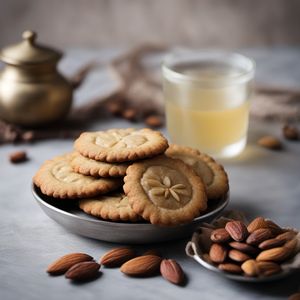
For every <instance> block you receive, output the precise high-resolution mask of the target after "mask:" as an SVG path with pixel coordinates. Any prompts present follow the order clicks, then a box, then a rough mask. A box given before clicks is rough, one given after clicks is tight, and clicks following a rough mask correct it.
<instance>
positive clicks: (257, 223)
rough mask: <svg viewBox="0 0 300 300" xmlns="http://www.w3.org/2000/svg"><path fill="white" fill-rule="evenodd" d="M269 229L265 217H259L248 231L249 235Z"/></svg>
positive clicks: (249, 226) (250, 225) (248, 227)
mask: <svg viewBox="0 0 300 300" xmlns="http://www.w3.org/2000/svg"><path fill="white" fill-rule="evenodd" d="M267 227H268V225H267V222H266V221H265V219H264V218H263V217H257V218H255V219H254V220H253V221H252V222H251V223H250V224H249V225H248V226H247V229H248V231H249V233H252V232H253V231H255V230H257V229H261V228H267Z"/></svg>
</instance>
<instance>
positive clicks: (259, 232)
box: [246, 228, 273, 245]
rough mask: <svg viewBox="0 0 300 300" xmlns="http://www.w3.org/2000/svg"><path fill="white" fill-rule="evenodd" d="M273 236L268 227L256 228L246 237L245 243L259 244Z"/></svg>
mask: <svg viewBox="0 0 300 300" xmlns="http://www.w3.org/2000/svg"><path fill="white" fill-rule="evenodd" d="M272 237H273V233H272V231H271V230H270V229H268V228H261V229H256V230H255V231H253V232H252V233H251V234H250V235H249V236H248V238H247V240H246V243H247V244H249V245H259V244H260V243H262V242H263V241H265V240H268V239H270V238H272Z"/></svg>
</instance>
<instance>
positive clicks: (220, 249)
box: [209, 243, 227, 264]
mask: <svg viewBox="0 0 300 300" xmlns="http://www.w3.org/2000/svg"><path fill="white" fill-rule="evenodd" d="M226 257H227V249H226V247H225V246H223V245H221V244H216V243H214V244H212V245H211V247H210V250H209V258H210V259H211V260H212V261H213V262H214V263H218V264H219V263H222V262H224V261H225V259H226Z"/></svg>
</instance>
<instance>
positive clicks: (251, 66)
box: [162, 49, 256, 86]
mask: <svg viewBox="0 0 300 300" xmlns="http://www.w3.org/2000/svg"><path fill="white" fill-rule="evenodd" d="M183 55H186V56H187V57H188V56H189V55H190V56H191V55H193V56H194V57H195V58H194V59H193V60H192V59H185V60H186V61H187V62H190V61H195V62H197V61H201V60H202V61H205V60H208V59H211V60H215V61H217V58H219V59H220V58H224V60H225V59H227V61H231V64H232V66H233V61H235V62H238V63H239V64H240V66H241V65H244V67H243V69H244V70H243V71H242V72H240V73H239V74H236V75H232V76H230V83H229V82H228V81H225V82H222V81H219V82H218V84H222V83H223V84H224V85H227V86H228V85H234V84H238V83H243V82H248V81H250V80H251V79H253V77H254V73H255V68H256V64H255V61H254V60H253V59H251V58H249V57H247V56H245V55H243V54H240V53H237V52H230V51H222V50H213V51H204V50H199V51H197V50H189V49H180V50H179V51H178V50H177V51H176V50H175V51H173V52H171V53H169V54H167V55H166V56H165V57H164V59H163V62H162V73H163V76H164V77H165V78H167V79H170V80H172V81H175V82H191V83H198V84H208V85H209V84H214V85H215V83H216V82H215V80H214V79H204V78H201V77H195V76H192V75H187V74H183V73H181V72H178V71H176V70H174V68H173V67H174V65H176V62H175V63H174V62H173V63H172V62H171V61H172V60H175V59H177V63H180V62H182V61H184V58H180V56H183ZM245 65H246V66H247V67H245Z"/></svg>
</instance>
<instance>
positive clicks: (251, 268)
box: [241, 259, 259, 277]
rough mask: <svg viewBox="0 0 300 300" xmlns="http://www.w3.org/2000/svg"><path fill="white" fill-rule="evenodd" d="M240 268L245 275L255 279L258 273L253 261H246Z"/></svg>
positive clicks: (255, 263)
mask: <svg viewBox="0 0 300 300" xmlns="http://www.w3.org/2000/svg"><path fill="white" fill-rule="evenodd" d="M241 268H242V270H243V271H244V273H245V274H246V275H248V276H251V277H255V276H257V275H258V273H259V271H258V267H257V262H256V260H254V259H249V260H246V261H245V262H244V263H243V264H242V266H241Z"/></svg>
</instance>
